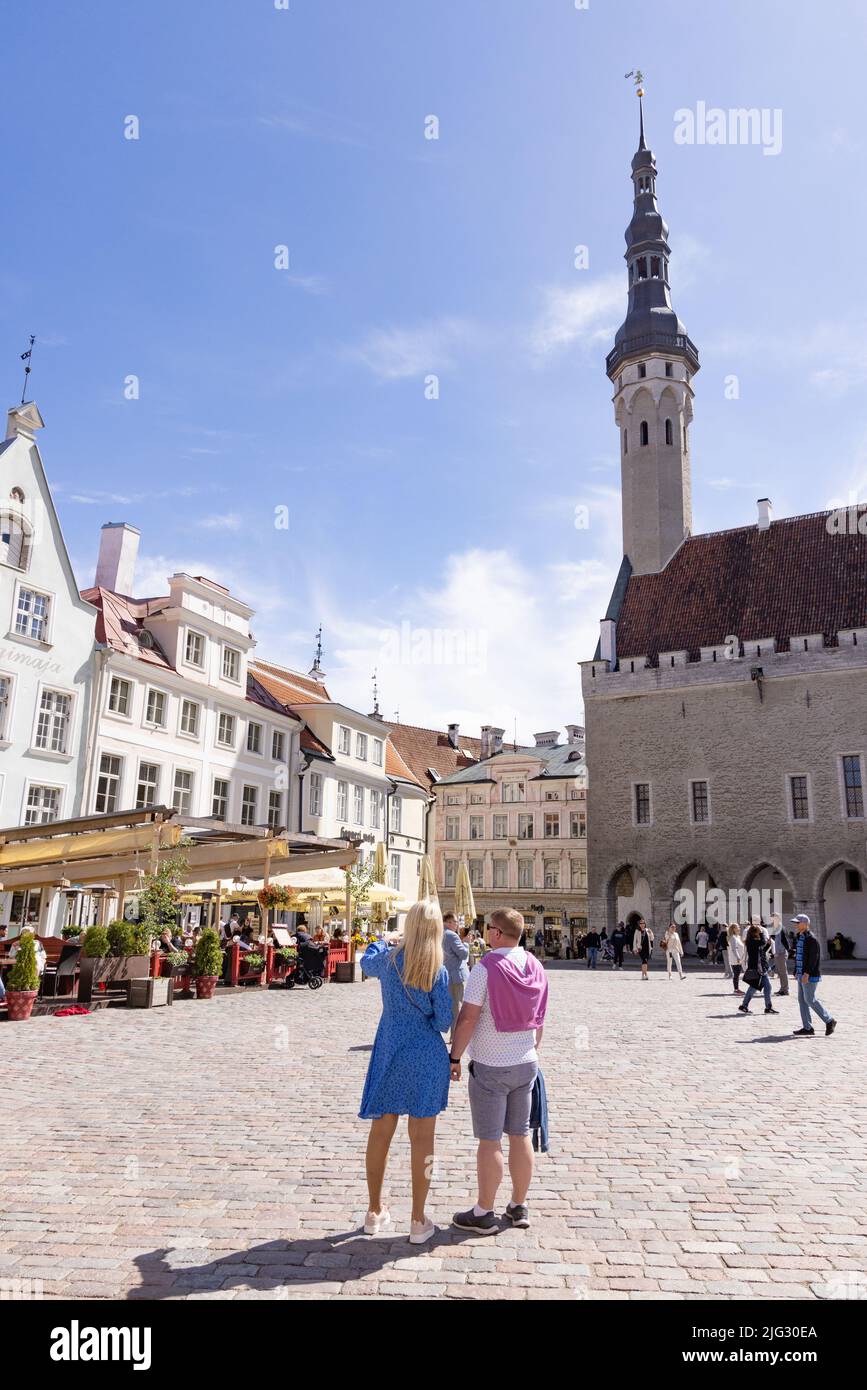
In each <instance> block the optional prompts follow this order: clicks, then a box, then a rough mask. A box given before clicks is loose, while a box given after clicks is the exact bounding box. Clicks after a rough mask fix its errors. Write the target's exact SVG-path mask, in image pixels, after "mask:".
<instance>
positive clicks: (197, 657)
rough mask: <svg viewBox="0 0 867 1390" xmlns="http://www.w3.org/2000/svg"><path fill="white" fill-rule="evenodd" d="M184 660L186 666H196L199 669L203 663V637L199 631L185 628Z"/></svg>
mask: <svg viewBox="0 0 867 1390" xmlns="http://www.w3.org/2000/svg"><path fill="white" fill-rule="evenodd" d="M184 660H185V661H186V663H187V665H188V666H198V668H199V669H200V670H201V668H202V667H203V666H204V664H205V639H204V637H203V636H202V634H201V633H200V632H193V630H192V628H187V640H186V643H185V645H184Z"/></svg>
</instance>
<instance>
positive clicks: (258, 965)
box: [241, 951, 265, 974]
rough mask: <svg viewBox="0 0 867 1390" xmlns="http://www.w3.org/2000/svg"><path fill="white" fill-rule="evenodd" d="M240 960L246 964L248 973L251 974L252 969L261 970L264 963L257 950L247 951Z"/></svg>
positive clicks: (263, 958)
mask: <svg viewBox="0 0 867 1390" xmlns="http://www.w3.org/2000/svg"><path fill="white" fill-rule="evenodd" d="M241 960H242V961H243V963H244V965H246V967H247V972H248V974H252V972H253V971H254V970H261V969H262V966H263V965H264V964H265V957H264V956H260V955H259V953H258V952H257V951H248V952H247V954H246V955H244V956H242V957H241Z"/></svg>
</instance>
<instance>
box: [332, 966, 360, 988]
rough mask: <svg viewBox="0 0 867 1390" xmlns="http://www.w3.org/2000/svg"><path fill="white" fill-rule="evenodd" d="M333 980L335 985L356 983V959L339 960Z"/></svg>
mask: <svg viewBox="0 0 867 1390" xmlns="http://www.w3.org/2000/svg"><path fill="white" fill-rule="evenodd" d="M331 982H332V984H335V985H354V984H355V961H354V960H339V961H338V962H337V964H336V965H335V967H334V974H333V975H332V977H331Z"/></svg>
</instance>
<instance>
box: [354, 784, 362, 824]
mask: <svg viewBox="0 0 867 1390" xmlns="http://www.w3.org/2000/svg"><path fill="white" fill-rule="evenodd" d="M352 819H353V822H354V824H355V825H364V787H353V788H352Z"/></svg>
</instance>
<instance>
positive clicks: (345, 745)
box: [337, 724, 351, 754]
mask: <svg viewBox="0 0 867 1390" xmlns="http://www.w3.org/2000/svg"><path fill="white" fill-rule="evenodd" d="M337 733H338V739H337V751H338V753H347V754H348V753H349V740H350V737H351V735H350V733H349V730H348V729H347V728H346V726H345V725H344V724H340V725H339V726H338V730H337Z"/></svg>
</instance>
